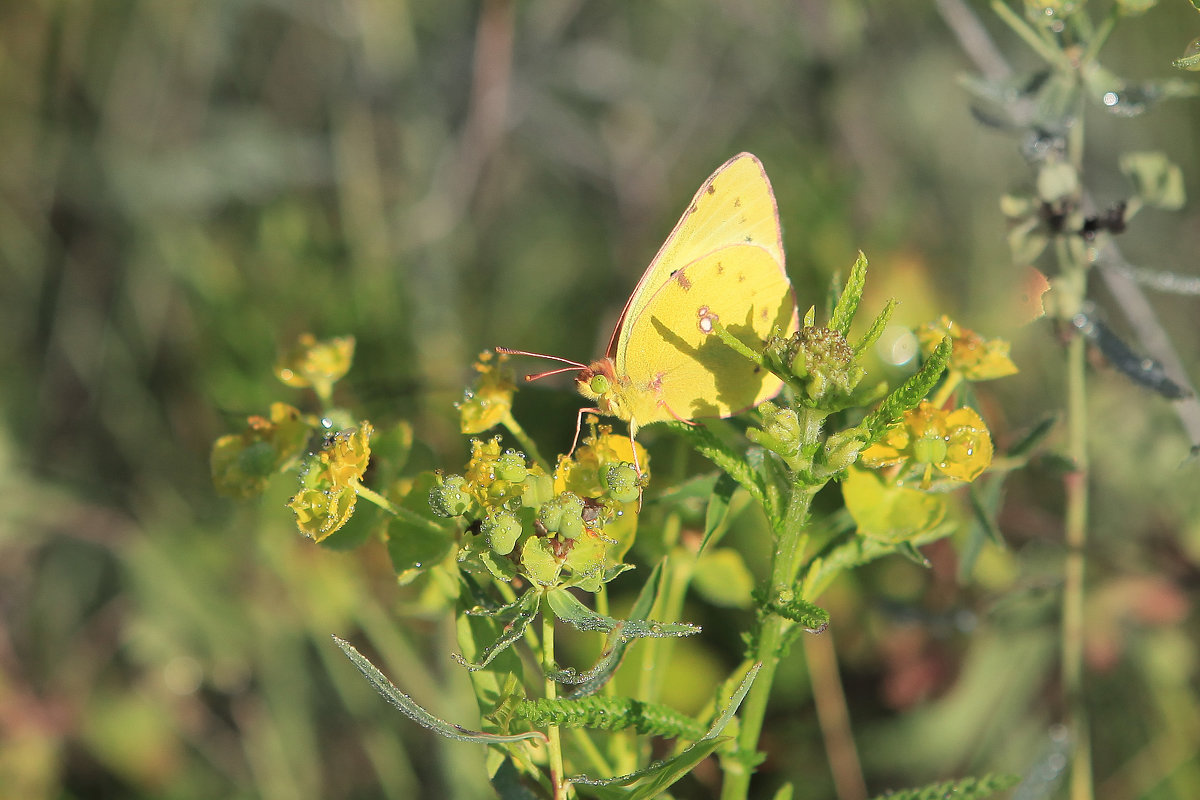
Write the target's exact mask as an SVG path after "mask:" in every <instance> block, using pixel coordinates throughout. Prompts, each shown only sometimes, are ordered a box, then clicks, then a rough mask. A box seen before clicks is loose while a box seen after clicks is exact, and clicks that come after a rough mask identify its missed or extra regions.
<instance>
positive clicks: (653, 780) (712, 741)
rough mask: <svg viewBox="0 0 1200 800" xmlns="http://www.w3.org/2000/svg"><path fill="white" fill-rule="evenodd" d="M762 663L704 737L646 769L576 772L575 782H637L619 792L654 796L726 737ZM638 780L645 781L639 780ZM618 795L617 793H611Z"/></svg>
mask: <svg viewBox="0 0 1200 800" xmlns="http://www.w3.org/2000/svg"><path fill="white" fill-rule="evenodd" d="M761 666H762V665H761V664H755V665H754V667H753V668H752V669H751V670H750V671H749V672H748V673H747V674H746V677H745V679H744V680H743V681H742V683H741V685H740V686H738V689H737V691H736V692H734V694H733V696H732V697H731V698H730V699H729V702H728V703H727V704H726V706H725V708H724V709H723V710H722V711H721V713H720V714H718V715H717V718H716V719H715V720H714V721H713V724H712V727H710V728H709V729H708V733H706V734H705V735H704V736H703V738H701V739H698V740H696V742H695V743H693V744H692V745H691V746H690V747H688V748H687V749H686V750H684V751H683V752H681V753H680V754H679V755H677V756H675V757H674V758H669V759H667V760H666V761H660V762H658V763H656V764H651V765H650V766H649V767H646V768H645V769H642V770H638V771H637V772H631V773H629V774H627V775H620V776H618V777H615V778H605V779H599V780H597V779H593V778H588V777H587V776H586V775H576V776H575V777H573V778H571V782H572V783H582V784H587V785H590V786H593V787H601V788H602V787H611V786H628V785H631V784H634V783H638V785H637V787H636V788H635V790H634V791H633V792H632V793H630V794H624V795H619V796H623V797H625V798H626V800H651V798H654V797H658V796H659V795H660V794H662V793H663V792H665V791H666V790H667V789H668V788H670V787H671V786H672V785H673V784H674V783H675V782H676V781H678V780H679V779H680V778H682V777H683V776H684V775H687V774H688V773H689V772H691V771H692V769H693V768H694V767H695V766H696V765H697V764H699V763H700V762H701V761H703V760H704V759H705V758H707V757H708V756H709V755H710V754H711V753H712V752H713V751H714V750H716V749H717V748H718V747H719V746H720V745H721V744H722V743H723V742H724V741H725V739H723V738H719V737H720V736H721V733H722V732H723V731H724V730H725V727H726V726H727V725H729V723H730V721H731V720H732V719H733V715H734V714H736V713H737V710H738V708H739V707H740V706H741V704H742V700H744V699H745V697H746V693H747V692H749V691H750V685H751V684H752V683H754V678H755V677H756V676H757V675H758V670H759V668H760V667H761ZM639 781H645V782H644V783H639ZM608 796H616V795H608Z"/></svg>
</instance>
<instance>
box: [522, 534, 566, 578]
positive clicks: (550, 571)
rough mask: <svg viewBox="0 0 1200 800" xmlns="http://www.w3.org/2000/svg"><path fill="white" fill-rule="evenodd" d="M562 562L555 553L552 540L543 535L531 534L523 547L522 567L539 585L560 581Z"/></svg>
mask: <svg viewBox="0 0 1200 800" xmlns="http://www.w3.org/2000/svg"><path fill="white" fill-rule="evenodd" d="M562 566H563V565H562V562H561V561H559V560H558V558H557V557H556V556H555V555H554V549H553V548H552V547H551V546H550V542H548V541H546V539H545V538H543V537H541V536H531V537H529V538H528V539H526V540H525V545H524V546H523V547H522V548H521V568H522V569H523V570H524V571H525V574H526V575H528V576H529V577H530V579H531V580H532V581H533V582H534V583H536V584H538V585H539V586H553V585H555V584H556V583H558V575H559V573H560V572H562Z"/></svg>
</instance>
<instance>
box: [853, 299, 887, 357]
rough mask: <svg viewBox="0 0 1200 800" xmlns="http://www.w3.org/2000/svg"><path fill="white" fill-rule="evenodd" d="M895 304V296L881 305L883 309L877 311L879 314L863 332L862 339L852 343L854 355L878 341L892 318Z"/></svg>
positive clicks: (864, 350) (860, 353)
mask: <svg viewBox="0 0 1200 800" xmlns="http://www.w3.org/2000/svg"><path fill="white" fill-rule="evenodd" d="M896 306H897V301H896V299H895V298H892V299H891V300H888V301H887V305H886V306H884V307H883V311H880V312H879V316H877V317H876V318H875V321H874V322H872V323H871V327H870V328H868V329H867V332H866V333H865V334H863V337H862V339H860V340H859V342H858V344H856V345H854V355H856V356H859V355H862V354H863V353H864V352H866V351H867V349H868V348H870V347H871V346H873V345H874V344H875V343H876V342H877V341H879V337H880V336H882V335H883V332H884V330H886V329H887V324H888V322H890V321H891V319H892V312H893V311H895V310H896Z"/></svg>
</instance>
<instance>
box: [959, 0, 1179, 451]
mask: <svg viewBox="0 0 1200 800" xmlns="http://www.w3.org/2000/svg"><path fill="white" fill-rule="evenodd" d="M937 8H938V12H939V13H940V14H941V15H942V19H943V20H945V22H946V25H947V27H949V28H950V30H951V32H953V33H954V35H955V37H956V38H957V39H958V41H959V44H960V45H961V46H962V49H963V51H964V52H965V53H966V54H967V56H968V57H969V58H970V59H971V60H972V61H973V62H974V63H975V66H976V67H977V68H978V69H979V71H980V72H981V73H982V74H983V75H984V76H985V77H986V78H987V79H988V80H992V81H1002V80H1005V79H1007V78H1009V77H1010V76H1011V75H1012V67H1011V66H1010V65H1009V64H1008V61H1007V60H1006V59H1005V58H1004V56H1003V54H1002V53H1001V52H1000V51H999V50H998V49H997V48H996V45H995V43H994V42H993V41H992V39H991V36H990V35H989V34H988V32H987V30H986V29H985V28H984V27H983V25H982V23H980V21H979V18H978V17H977V16H976V15H975V12H974V11H972V10H971V9H970V8H969V7H967V5H966V3H964V2H963V1H962V0H937ZM1084 202H1085V203H1090V198H1088V197H1086V196H1085V197H1084ZM1096 265H1097V266H1099V267H1100V270H1099V272H1100V275H1101V277H1102V278H1103V279H1104V282H1105V285H1106V286H1107V287H1108V290H1109V292H1110V293H1111V294H1112V296H1113V300H1114V301H1115V302H1116V304H1117V307H1118V308H1120V310H1121V313H1122V314H1123V315H1124V317H1125V319H1126V320H1127V321H1128V322H1129V325H1130V327H1131V328H1132V329H1133V331H1134V333H1135V334H1136V335H1137V338H1138V341H1139V342H1140V343H1141V346H1142V348H1143V349H1144V350H1145V351H1146V353H1147V354H1148V355H1149V356H1150V357H1151V358H1153V359H1155V360H1156V361H1158V362H1159V363H1161V364H1162V365H1163V370H1164V371H1165V373H1166V375H1167V377H1169V378H1170V379H1171V380H1172V381H1174V382H1175V383H1177V384H1178V385H1179V386H1181V387H1183V388H1184V389H1186V390H1188V391H1189V392H1190V396H1189V397H1184V398H1181V399H1179V400H1175V401H1174V407H1175V413H1176V415H1178V417H1179V421H1180V423H1182V425H1183V428H1184V430H1185V431H1186V432H1187V435H1188V438H1189V439H1190V440H1191V442H1192V445H1193V447H1198V446H1200V398H1197V397H1196V391H1195V387H1194V386H1193V385H1192V382H1191V380H1190V379H1189V378H1188V374H1187V371H1186V370H1185V369H1184V366H1183V361H1182V360H1181V359H1180V358H1179V354H1178V353H1177V352H1176V350H1175V347H1174V346H1173V345H1172V344H1171V340H1170V337H1169V336H1168V335H1167V331H1166V329H1165V328H1164V327H1163V326H1162V323H1161V322H1160V321H1159V319H1158V315H1157V313H1155V311H1154V308H1153V307H1152V306H1151V305H1150V301H1149V300H1147V299H1146V295H1145V293H1144V292H1143V291H1142V289H1141V287H1140V286H1138V285H1137V283H1135V282H1134V280H1133V279H1132V278H1130V276H1129V274H1128V273H1129V271H1130V265H1129V263H1128V262H1127V261H1126V260H1125V257H1124V256H1123V255H1122V254H1121V250H1120V248H1118V247H1117V245H1116V243H1115V242H1113V240H1112V238H1111V237H1108V239H1107V242H1106V243H1105V244H1104V245H1103V247H1102V248H1101V249H1100V253H1099V256H1098V258H1097V260H1096Z"/></svg>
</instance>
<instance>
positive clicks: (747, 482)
mask: <svg viewBox="0 0 1200 800" xmlns="http://www.w3.org/2000/svg"><path fill="white" fill-rule="evenodd" d="M662 424H663V425H665V426H667V427H669V428H670V429H671V430H673V431H676V432H678V433H681V434H683V435H684V436H686V437H687V438H688V441H689V442H691V445H692V448H693V449H695V451H696V452H697V453H699V454H700V455H702V456H704V457H705V458H707V459H708V460H709V461H711V462H713V463H714V464H716V465H717V466H718V467H719V468H720V469H721V470H722V471H723V472H725V473H726V474H728V475H729V476H731V477H732V478H733V479H734V480H736V481H737V482H738V483H739V484H741V485H742V487H744V488H745V489H746V491H748V492H749V493H750V496H751V497H753V498H754V499H755V500H757V501H758V502H759V503H760V504H762V505H766V503H767V499H766V489H765V488H764V487H763V485H762V483H761V482H760V479H759V477H758V475H757V473H755V471H754V469H753V468H752V467H751V466H750V465H749V464H748V463H746V460H745V459H744V458H742V456H741V455H740V454H739V453H737V452H736V451H734V450H733V449H731V448H730V447H728V446H727V445H726V444H725V443H724V442H722V441H721V440H720V439H718V438H717V437H716V435H714V434H713V433H712V431H710V430H709V429H708V428H707V427H705V426H703V425H685V424H684V423H682V422H665V423H662Z"/></svg>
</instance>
